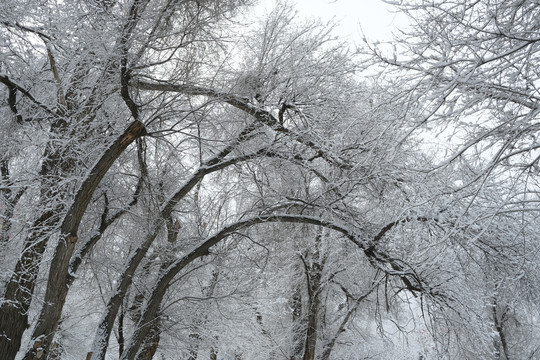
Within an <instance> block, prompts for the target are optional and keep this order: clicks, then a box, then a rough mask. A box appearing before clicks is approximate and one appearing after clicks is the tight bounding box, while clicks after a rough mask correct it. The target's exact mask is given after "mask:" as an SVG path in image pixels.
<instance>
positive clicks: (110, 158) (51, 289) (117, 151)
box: [24, 121, 146, 360]
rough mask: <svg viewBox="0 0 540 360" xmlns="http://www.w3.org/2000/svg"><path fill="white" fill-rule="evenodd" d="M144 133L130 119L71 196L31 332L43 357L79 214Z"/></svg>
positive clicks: (30, 355) (62, 296) (63, 291)
mask: <svg viewBox="0 0 540 360" xmlns="http://www.w3.org/2000/svg"><path fill="white" fill-rule="evenodd" d="M145 134H146V130H145V128H144V125H143V124H142V123H141V122H139V121H134V122H133V123H132V124H131V125H130V126H129V127H128V128H127V129H126V130H125V132H124V133H123V134H122V135H121V136H119V137H118V138H117V139H116V140H115V141H114V142H113V143H112V144H111V146H109V148H108V149H107V150H106V151H105V153H104V154H103V155H102V156H101V158H100V159H99V161H98V162H97V163H96V164H95V165H94V166H93V168H92V170H91V171H90V173H89V174H88V176H87V178H86V179H85V180H84V181H83V183H82V184H81V186H80V187H79V190H78V191H77V194H76V195H75V199H74V200H73V202H72V205H71V207H70V208H69V210H68V212H67V214H66V216H65V217H64V220H63V222H62V226H61V236H60V240H59V243H58V245H57V247H56V250H55V253H54V256H53V259H52V261H51V265H50V269H49V279H48V282H47V289H46V291H45V302H44V305H43V307H42V310H41V313H40V316H39V319H38V323H37V325H36V327H35V329H34V332H33V334H32V339H33V340H32V342H34V343H36V342H39V343H40V344H41V346H40V347H39V348H40V349H42V351H43V353H44V354H45V356H47V353H48V350H49V346H50V344H51V341H52V338H53V337H54V333H55V331H56V328H57V326H58V322H59V321H60V317H61V314H62V309H63V306H64V303H65V300H66V296H67V294H68V290H69V288H68V287H67V286H66V284H67V282H68V278H69V276H70V274H69V272H68V269H69V264H70V260H71V256H72V254H73V251H74V249H75V244H76V243H77V231H78V228H79V225H80V223H81V220H82V217H83V215H84V213H85V211H86V208H87V206H88V204H89V203H90V200H91V198H92V196H93V194H94V191H95V189H96V188H97V186H98V185H99V183H100V182H101V180H102V179H103V177H104V176H105V174H106V173H107V171H108V170H109V168H110V167H111V165H112V164H113V163H114V162H115V160H116V159H118V157H119V156H120V155H121V154H122V153H123V152H124V150H125V149H126V148H127V147H128V146H129V145H130V144H131V143H132V142H133V141H135V139H137V138H139V137H140V136H143V135H145ZM35 347H36V346H32V347H31V348H30V350H29V351H28V352H27V353H26V355H25V357H24V359H25V360H30V359H39V358H38V357H37V355H38V352H37V351H36V350H35V349H34V348H35Z"/></svg>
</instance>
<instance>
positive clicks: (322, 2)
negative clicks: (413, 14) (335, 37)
mask: <svg viewBox="0 0 540 360" xmlns="http://www.w3.org/2000/svg"><path fill="white" fill-rule="evenodd" d="M292 1H293V2H296V4H297V8H298V10H299V11H300V12H301V13H302V14H306V15H307V16H315V17H320V18H322V19H331V18H335V19H336V20H337V22H338V23H339V27H340V29H339V30H340V32H341V33H342V34H343V36H350V37H352V38H354V39H357V40H360V39H361V35H360V34H361V31H360V27H361V28H362V30H363V32H364V34H365V35H366V37H367V38H368V39H370V40H379V41H382V40H388V39H389V38H390V36H391V33H392V30H394V29H396V28H399V27H403V26H405V24H406V23H407V21H406V20H405V17H404V16H403V15H399V14H396V13H394V12H391V11H390V9H391V7H390V6H389V5H387V4H385V3H384V2H382V1H381V0H292Z"/></svg>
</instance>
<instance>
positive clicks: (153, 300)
mask: <svg viewBox="0 0 540 360" xmlns="http://www.w3.org/2000/svg"><path fill="white" fill-rule="evenodd" d="M274 222H286V223H299V224H310V225H317V226H321V227H325V228H327V229H330V230H334V231H337V232H339V233H341V234H342V235H344V236H345V237H346V238H348V239H349V240H351V241H352V242H353V243H355V244H356V245H357V246H358V247H359V248H360V249H362V250H363V251H364V254H365V255H366V256H367V257H368V258H369V260H370V262H371V263H372V265H374V266H376V267H377V268H380V269H382V270H383V271H386V272H387V273H390V274H391V275H395V276H398V277H399V278H400V279H401V280H402V281H403V282H404V283H405V285H406V287H407V289H409V290H410V291H412V292H417V291H422V290H423V289H424V287H423V285H422V283H421V279H419V278H418V277H416V276H414V274H412V273H411V272H410V271H408V270H406V269H404V268H403V265H402V264H401V263H399V262H398V261H395V260H393V259H392V258H390V257H389V256H387V255H386V254H384V253H383V252H382V251H379V250H376V249H375V248H374V247H373V246H372V245H371V246H370V245H369V244H368V242H367V241H366V240H365V239H363V237H362V236H361V235H359V233H358V232H357V231H355V230H353V229H352V228H350V227H349V226H347V225H345V224H341V223H339V222H336V221H332V220H325V219H322V218H318V217H313V216H307V215H301V214H298V215H296V214H295V215H293V214H267V215H261V216H258V217H253V218H249V219H244V220H240V221H238V222H236V223H233V224H231V225H229V226H226V227H224V228H223V229H222V230H221V231H219V232H218V233H216V234H215V235H213V236H210V237H208V238H207V239H206V240H204V241H203V242H202V243H201V244H200V245H199V246H197V247H196V248H194V249H193V250H192V251H190V252H189V253H187V254H186V255H185V256H183V257H182V258H180V259H178V260H177V261H176V262H174V263H173V264H172V265H171V266H170V267H169V268H168V269H167V271H165V272H164V273H163V274H162V275H161V276H160V278H159V279H158V281H157V283H156V285H155V287H154V289H153V291H152V294H151V296H150V300H149V301H148V303H147V305H146V307H145V309H144V311H143V313H142V315H141V318H140V320H139V323H138V324H137V328H136V330H135V332H134V334H133V336H132V338H131V340H130V342H129V345H128V346H127V347H126V350H125V351H124V354H122V357H121V359H122V360H128V359H129V360H132V359H134V358H135V357H136V355H137V352H138V351H139V349H140V346H141V344H142V343H143V341H144V339H145V338H146V336H147V335H148V332H149V329H150V328H151V324H152V322H153V321H154V319H155V318H156V317H157V316H158V311H159V309H160V306H161V302H162V300H163V297H164V296H165V293H166V291H167V289H168V287H169V284H170V283H171V281H172V280H173V279H174V277H175V276H176V275H177V274H178V273H179V272H180V271H181V270H182V269H184V268H185V267H186V266H188V265H189V264H191V263H192V262H193V261H194V260H196V259H198V258H200V257H202V256H205V255H207V254H208V252H209V249H210V248H211V247H212V246H214V245H216V244H217V243H219V242H220V241H222V240H224V239H226V238H227V237H228V236H230V235H232V234H234V233H236V232H237V231H240V230H243V229H246V228H249V227H252V226H255V225H258V224H263V223H274ZM388 265H389V266H390V267H388Z"/></svg>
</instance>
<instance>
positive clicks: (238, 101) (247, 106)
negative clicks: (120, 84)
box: [130, 78, 352, 169]
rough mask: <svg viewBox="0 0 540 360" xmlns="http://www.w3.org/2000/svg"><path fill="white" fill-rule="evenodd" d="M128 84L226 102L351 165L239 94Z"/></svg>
mask: <svg viewBox="0 0 540 360" xmlns="http://www.w3.org/2000/svg"><path fill="white" fill-rule="evenodd" d="M130 85H132V86H133V87H135V88H137V89H140V90H151V91H164V92H177V93H181V94H185V95H191V96H206V97H209V98H212V99H216V100H218V101H222V102H224V103H227V104H229V105H231V106H233V107H235V108H237V109H239V110H242V111H244V112H245V113H247V114H249V115H251V116H253V117H254V118H255V119H257V121H259V122H261V123H262V124H265V125H266V126H268V127H270V128H272V129H273V130H275V131H277V132H280V133H283V134H286V135H288V136H290V137H291V138H293V139H294V140H295V141H298V142H299V143H301V144H303V145H305V146H307V147H309V148H311V149H313V150H314V151H315V152H316V153H317V154H318V155H319V156H321V157H322V158H323V159H325V160H326V161H328V162H329V163H332V164H333V165H336V166H339V167H341V168H344V169H350V168H351V167H352V166H351V165H350V164H348V163H347V162H346V161H344V160H343V159H340V158H339V157H337V156H335V155H333V154H331V153H330V152H329V151H328V150H326V149H325V148H323V147H322V146H320V145H319V144H317V143H315V142H314V141H312V140H310V139H308V138H307V137H306V136H304V135H300V134H296V133H295V132H294V131H292V130H290V129H288V128H286V127H285V126H284V125H283V124H282V123H281V122H280V121H279V119H277V118H276V117H275V116H274V115H273V114H272V113H271V112H270V111H268V110H266V109H264V108H262V107H260V106H255V105H253V104H251V103H250V102H249V100H248V99H245V98H242V97H240V96H237V95H234V94H229V93H224V92H220V91H216V90H214V89H210V88H206V87H202V86H195V85H177V84H170V83H166V82H155V81H153V82H150V81H146V80H142V79H140V78H134V79H131V82H130Z"/></svg>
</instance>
